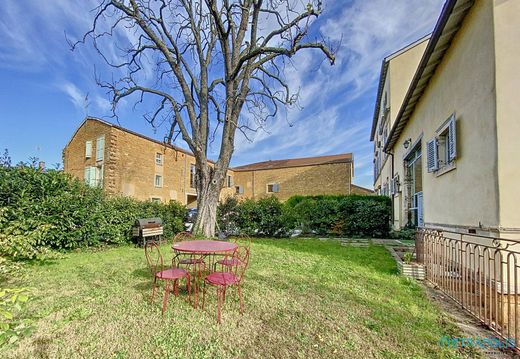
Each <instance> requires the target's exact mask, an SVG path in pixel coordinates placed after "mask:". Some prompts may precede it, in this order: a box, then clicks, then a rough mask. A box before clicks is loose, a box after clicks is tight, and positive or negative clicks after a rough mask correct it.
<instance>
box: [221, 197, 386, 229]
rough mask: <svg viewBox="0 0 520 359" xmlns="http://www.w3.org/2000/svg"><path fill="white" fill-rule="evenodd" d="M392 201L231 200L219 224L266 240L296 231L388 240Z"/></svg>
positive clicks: (293, 198)
mask: <svg viewBox="0 0 520 359" xmlns="http://www.w3.org/2000/svg"><path fill="white" fill-rule="evenodd" d="M391 208H392V207H391V201H390V199H389V198H388V197H385V196H362V195H348V196H294V197H291V198H289V199H288V200H287V201H286V202H285V203H281V202H280V201H279V200H278V199H276V198H275V197H265V198H262V199H259V200H257V201H254V200H251V199H248V200H245V201H242V202H238V201H237V200H236V198H234V197H230V198H228V199H227V200H225V201H224V202H223V203H221V204H220V206H219V211H218V215H219V224H220V227H222V228H223V229H224V230H227V231H229V232H237V231H239V232H244V233H247V234H250V235H251V234H257V235H258V234H260V235H266V236H272V235H280V236H282V235H286V234H289V233H290V232H291V231H293V230H295V229H300V230H302V232H304V233H313V234H321V235H330V234H332V235H348V236H369V237H387V236H388V235H389V231H390V213H391Z"/></svg>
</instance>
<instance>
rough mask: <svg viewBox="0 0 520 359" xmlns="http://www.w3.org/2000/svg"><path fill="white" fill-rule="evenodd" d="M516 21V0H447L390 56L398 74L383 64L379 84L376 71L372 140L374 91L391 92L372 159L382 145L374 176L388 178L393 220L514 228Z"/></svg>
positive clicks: (519, 55) (510, 231)
mask: <svg viewBox="0 0 520 359" xmlns="http://www.w3.org/2000/svg"><path fill="white" fill-rule="evenodd" d="M519 23H520V1H516V0H477V1H470V0H447V1H446V3H445V5H444V8H443V10H442V13H441V15H440V17H439V19H438V21H437V24H436V26H435V29H434V31H433V33H432V34H431V37H429V38H428V39H425V40H424V41H422V42H420V43H419V44H417V45H415V46H411V47H409V48H406V49H405V50H404V52H403V53H402V54H399V55H398V56H396V57H394V58H393V59H392V58H390V60H389V65H388V67H390V68H391V67H392V65H393V64H395V65H396V67H398V68H401V67H403V68H402V69H399V70H398V71H397V72H402V73H403V74H405V75H403V76H402V77H401V78H400V77H397V76H394V77H392V75H391V73H390V86H389V87H388V86H386V85H385V82H386V80H387V79H388V73H385V72H384V71H382V73H381V77H382V80H381V83H382V84H383V85H382V86H380V92H381V93H380V95H378V100H377V104H376V113H375V116H374V129H375V130H373V132H372V137H371V139H372V140H374V141H380V140H379V138H380V137H378V135H376V132H377V129H378V126H379V124H380V123H381V122H384V121H382V117H383V115H384V113H383V114H381V112H382V111H381V110H380V109H381V108H383V107H382V106H383V103H382V101H383V100H382V99H384V98H385V97H388V98H390V99H392V98H395V97H397V99H396V100H398V101H390V103H389V111H390V114H391V115H390V116H389V118H390V131H389V133H388V136H387V137H386V138H383V140H382V141H381V146H378V145H375V147H374V148H375V152H374V158H375V163H377V161H378V159H377V158H378V157H379V156H381V154H380V153H381V149H382V152H383V153H386V156H383V157H387V158H386V162H387V164H386V165H384V164H383V165H382V166H379V165H376V167H381V168H382V169H379V168H378V170H377V171H382V172H381V176H383V177H384V180H383V179H382V178H381V179H380V178H377V176H376V182H375V184H376V189H378V188H379V187H380V186H381V187H384V183H385V181H386V180H387V178H388V182H389V185H388V186H389V187H390V188H391V189H390V190H389V191H388V192H385V191H383V193H385V194H386V193H387V194H388V195H389V196H391V197H392V200H393V204H394V218H393V225H394V227H395V228H400V227H403V226H405V225H406V224H408V223H412V224H416V225H419V226H424V227H432V228H441V229H447V230H454V231H460V232H462V233H468V232H469V233H477V234H478V233H481V234H486V235H492V236H500V237H509V236H516V237H517V238H518V234H519V233H520V211H519V209H518V203H520V191H518V190H517V187H516V186H517V182H518V178H519V177H520V142H519V141H518V135H519V134H520V100H519V98H518V90H517V89H516V86H517V85H518V84H519V83H520V71H518V64H519V62H520V41H517V39H520V26H519ZM417 55H420V60H419V61H417ZM399 58H402V59H407V60H406V61H402V63H398V62H397V61H395V60H396V59H399ZM408 66H412V67H411V68H408V69H405V67H408ZM383 68H385V62H383ZM410 73H413V76H412V77H411V78H410V76H409V74H410ZM383 77H384V79H383ZM400 81H402V83H401V82H400ZM395 82H397V83H398V84H397V85H396V84H395ZM392 85H393V86H392ZM403 87H404V88H406V91H405V93H404V95H403V92H401V90H400V89H402V88H403ZM395 88H397V89H398V90H397V92H396V90H395ZM396 94H397V95H396ZM401 97H402V99H401ZM383 112H386V111H383ZM383 162H384V161H383ZM388 163H389V164H388ZM385 166H386V167H385ZM388 168H390V169H388ZM377 171H376V172H377ZM383 171H385V172H384V173H383Z"/></svg>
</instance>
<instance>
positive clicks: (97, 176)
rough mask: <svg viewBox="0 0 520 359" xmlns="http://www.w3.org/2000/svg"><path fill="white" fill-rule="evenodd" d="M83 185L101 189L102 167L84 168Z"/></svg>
mask: <svg viewBox="0 0 520 359" xmlns="http://www.w3.org/2000/svg"><path fill="white" fill-rule="evenodd" d="M84 179H85V183H86V184H88V185H89V186H91V187H103V166H98V167H94V166H89V167H85V175H84Z"/></svg>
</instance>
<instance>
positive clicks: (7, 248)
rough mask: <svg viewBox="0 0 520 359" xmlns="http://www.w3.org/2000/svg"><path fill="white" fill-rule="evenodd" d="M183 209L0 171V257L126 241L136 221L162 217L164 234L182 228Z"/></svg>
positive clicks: (58, 176)
mask: <svg viewBox="0 0 520 359" xmlns="http://www.w3.org/2000/svg"><path fill="white" fill-rule="evenodd" d="M185 213H186V209H185V207H184V206H182V205H180V204H179V203H176V202H171V203H169V204H162V203H153V202H151V201H147V202H142V201H137V200H135V199H131V198H127V197H108V196H106V195H105V194H104V193H103V191H102V190H101V189H99V188H92V187H89V186H87V185H85V184H84V183H83V182H81V181H79V180H77V179H74V178H72V177H71V176H69V175H67V174H65V173H63V172H60V171H54V170H49V171H46V172H42V171H39V170H37V169H35V168H32V167H29V166H18V167H6V166H0V255H4V256H10V257H13V258H17V259H26V258H40V257H45V256H48V253H49V250H63V249H74V248H80V247H88V246H97V245H100V244H120V243H125V242H129V241H130V240H131V228H132V225H133V223H134V221H135V219H136V218H140V217H161V218H162V219H163V222H164V231H165V233H164V235H165V236H166V237H171V236H172V235H173V234H175V233H177V232H179V231H181V230H182V229H183V223H182V219H183V217H184V215H185Z"/></svg>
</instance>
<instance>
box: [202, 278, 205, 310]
mask: <svg viewBox="0 0 520 359" xmlns="http://www.w3.org/2000/svg"><path fill="white" fill-rule="evenodd" d="M205 302H206V281H204V287H203V289H202V310H204V304H205Z"/></svg>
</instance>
